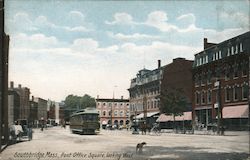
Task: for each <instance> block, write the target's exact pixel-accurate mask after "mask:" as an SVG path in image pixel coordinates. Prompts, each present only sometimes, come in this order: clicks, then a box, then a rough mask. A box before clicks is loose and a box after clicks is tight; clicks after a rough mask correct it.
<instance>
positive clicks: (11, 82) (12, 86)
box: [10, 81, 14, 89]
mask: <svg viewBox="0 0 250 160" xmlns="http://www.w3.org/2000/svg"><path fill="white" fill-rule="evenodd" d="M10 88H11V89H13V88H14V82H13V81H10Z"/></svg>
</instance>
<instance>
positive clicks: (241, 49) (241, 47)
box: [240, 43, 243, 52]
mask: <svg viewBox="0 0 250 160" xmlns="http://www.w3.org/2000/svg"><path fill="white" fill-rule="evenodd" d="M240 52H243V46H242V43H240Z"/></svg>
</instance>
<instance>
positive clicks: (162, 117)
mask: <svg viewBox="0 0 250 160" xmlns="http://www.w3.org/2000/svg"><path fill="white" fill-rule="evenodd" d="M173 120H174V118H173V116H170V115H165V114H161V115H160V117H159V118H158V119H157V120H156V122H167V121H173Z"/></svg>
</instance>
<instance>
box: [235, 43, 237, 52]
mask: <svg viewBox="0 0 250 160" xmlns="http://www.w3.org/2000/svg"><path fill="white" fill-rule="evenodd" d="M237 53H238V44H237V45H236V46H235V54H237Z"/></svg>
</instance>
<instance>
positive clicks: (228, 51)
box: [227, 48, 230, 56]
mask: <svg viewBox="0 0 250 160" xmlns="http://www.w3.org/2000/svg"><path fill="white" fill-rule="evenodd" d="M227 56H230V48H227Z"/></svg>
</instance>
